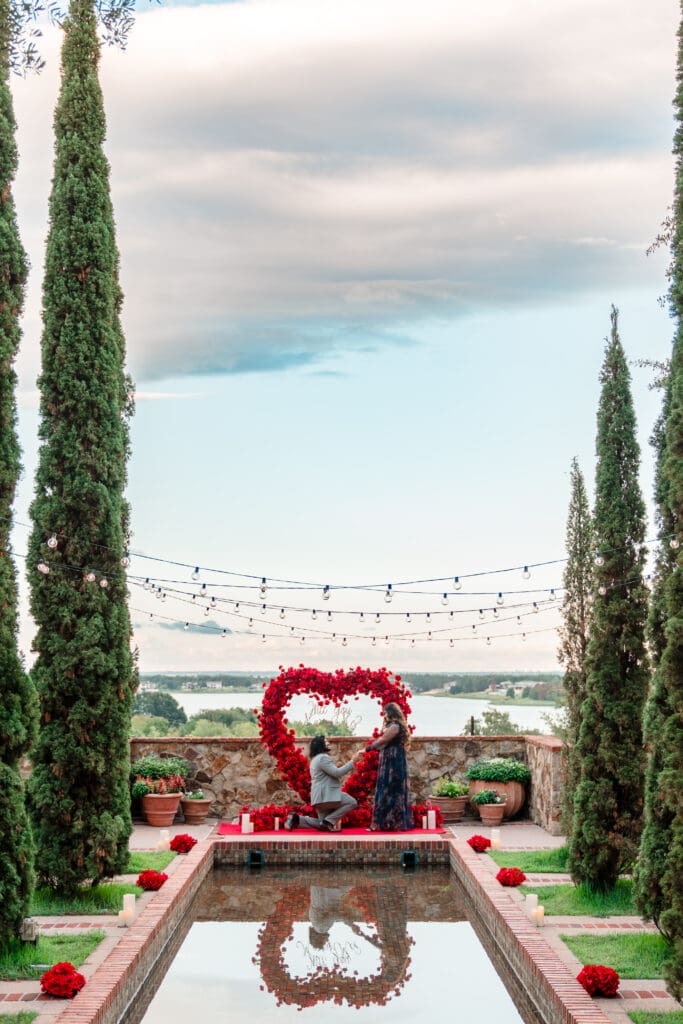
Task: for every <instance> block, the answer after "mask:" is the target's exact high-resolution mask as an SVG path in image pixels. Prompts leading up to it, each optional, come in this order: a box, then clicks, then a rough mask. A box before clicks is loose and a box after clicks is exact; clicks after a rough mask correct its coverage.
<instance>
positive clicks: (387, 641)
mask: <svg viewBox="0 0 683 1024" xmlns="http://www.w3.org/2000/svg"><path fill="white" fill-rule="evenodd" d="M384 643H385V644H388V643H389V637H388V636H385V637H384Z"/></svg>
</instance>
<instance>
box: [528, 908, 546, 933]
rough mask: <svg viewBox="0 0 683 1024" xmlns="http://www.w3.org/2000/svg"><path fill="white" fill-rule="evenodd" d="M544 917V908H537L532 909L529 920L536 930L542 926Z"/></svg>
mask: <svg viewBox="0 0 683 1024" xmlns="http://www.w3.org/2000/svg"><path fill="white" fill-rule="evenodd" d="M544 917H545V907H543V906H539V907H534V909H533V910H532V911H531V920H532V921H533V922H534V924H535V925H536V927H537V928H541V927H542V925H543V918H544Z"/></svg>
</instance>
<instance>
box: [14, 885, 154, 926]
mask: <svg viewBox="0 0 683 1024" xmlns="http://www.w3.org/2000/svg"><path fill="white" fill-rule="evenodd" d="M127 892H134V893H135V895H136V896H140V894H141V892H142V890H141V889H138V887H137V886H136V885H129V884H127V883H125V882H106V883H102V885H95V886H87V887H85V888H83V889H81V890H80V892H78V893H77V895H76V896H72V897H69V898H68V899H67V898H65V897H61V896H55V895H54V893H53V892H52V890H51V889H48V888H47V887H45V888H41V889H36V890H35V892H34V893H33V897H32V899H31V911H30V913H31V914H38V915H40V916H44V917H49V916H54V915H57V914H116V913H118V911H119V910H120V909H121V907H122V906H123V895H124V893H127Z"/></svg>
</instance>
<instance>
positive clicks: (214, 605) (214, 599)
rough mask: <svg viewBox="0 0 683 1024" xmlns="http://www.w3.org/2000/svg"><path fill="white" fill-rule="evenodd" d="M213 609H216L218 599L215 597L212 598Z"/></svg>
mask: <svg viewBox="0 0 683 1024" xmlns="http://www.w3.org/2000/svg"><path fill="white" fill-rule="evenodd" d="M211 607H212V608H215V607H216V598H215V597H212V598H211Z"/></svg>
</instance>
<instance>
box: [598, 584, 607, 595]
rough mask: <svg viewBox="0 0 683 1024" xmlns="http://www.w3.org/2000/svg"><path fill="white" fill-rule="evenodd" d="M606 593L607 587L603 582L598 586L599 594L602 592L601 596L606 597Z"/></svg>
mask: <svg viewBox="0 0 683 1024" xmlns="http://www.w3.org/2000/svg"><path fill="white" fill-rule="evenodd" d="M606 593H607V587H606V586H605V585H604V583H601V584H600V586H599V587H598V594H600V596H601V597H604V596H605V594H606Z"/></svg>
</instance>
